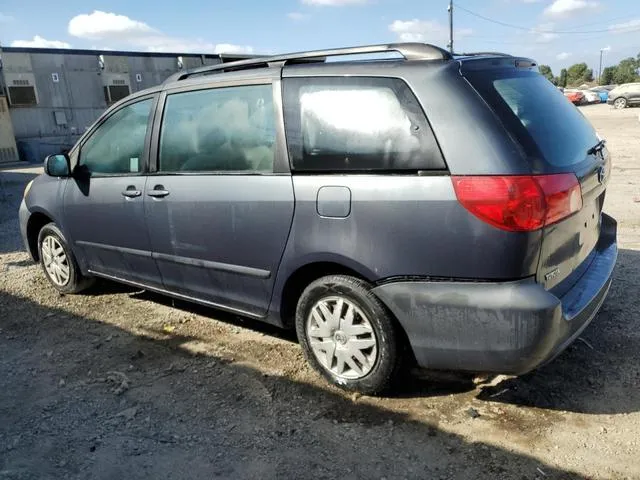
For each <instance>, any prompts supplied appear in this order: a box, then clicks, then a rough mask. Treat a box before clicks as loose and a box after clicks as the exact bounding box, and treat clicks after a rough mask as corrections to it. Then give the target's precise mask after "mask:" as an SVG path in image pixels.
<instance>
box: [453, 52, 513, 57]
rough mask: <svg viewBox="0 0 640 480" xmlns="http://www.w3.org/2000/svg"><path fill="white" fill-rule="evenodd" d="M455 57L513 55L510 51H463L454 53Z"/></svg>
mask: <svg viewBox="0 0 640 480" xmlns="http://www.w3.org/2000/svg"><path fill="white" fill-rule="evenodd" d="M453 55H454V56H456V57H477V56H480V55H493V56H494V57H513V55H511V54H510V53H502V52H464V53H454V54H453Z"/></svg>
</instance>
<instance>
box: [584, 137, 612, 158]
mask: <svg viewBox="0 0 640 480" xmlns="http://www.w3.org/2000/svg"><path fill="white" fill-rule="evenodd" d="M606 144H607V141H606V140H600V141H599V142H598V143H596V144H595V145H594V146H593V147H591V148H590V149H589V150H587V155H593V154H594V153H596V152H601V151H602V150H603V149H604V146H605V145H606Z"/></svg>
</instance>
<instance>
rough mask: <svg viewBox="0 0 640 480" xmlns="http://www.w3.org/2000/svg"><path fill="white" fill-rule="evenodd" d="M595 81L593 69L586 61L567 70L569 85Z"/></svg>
mask: <svg viewBox="0 0 640 480" xmlns="http://www.w3.org/2000/svg"><path fill="white" fill-rule="evenodd" d="M591 81H593V70H591V69H590V68H589V66H588V65H587V64H586V63H584V62H583V63H576V64H575V65H571V66H570V67H569V69H568V70H567V83H568V84H569V85H576V86H577V85H580V84H582V83H585V82H591Z"/></svg>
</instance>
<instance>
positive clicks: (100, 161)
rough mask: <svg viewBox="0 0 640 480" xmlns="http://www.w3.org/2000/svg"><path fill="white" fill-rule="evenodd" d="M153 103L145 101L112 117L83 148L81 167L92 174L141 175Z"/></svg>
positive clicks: (127, 107) (81, 150)
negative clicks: (139, 173)
mask: <svg viewBox="0 0 640 480" xmlns="http://www.w3.org/2000/svg"><path fill="white" fill-rule="evenodd" d="M151 104H152V100H151V99H147V100H143V101H141V102H138V103H134V104H132V105H127V106H126V107H124V108H121V109H120V110H118V111H117V112H116V113H114V114H113V115H111V116H110V117H109V118H108V119H107V120H106V121H105V122H104V123H103V124H102V125H100V126H99V127H98V129H97V130H96V131H95V132H94V133H93V134H92V135H91V137H89V140H87V141H86V142H85V143H84V144H83V145H82V147H81V149H80V165H84V166H85V167H87V168H88V169H89V171H90V172H91V173H92V174H94V173H97V174H101V173H104V174H117V173H138V172H140V171H141V168H142V166H141V161H142V154H143V152H144V140H145V136H146V134H147V124H148V121H149V112H150V111H151Z"/></svg>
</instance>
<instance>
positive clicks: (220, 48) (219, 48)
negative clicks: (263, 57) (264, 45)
mask: <svg viewBox="0 0 640 480" xmlns="http://www.w3.org/2000/svg"><path fill="white" fill-rule="evenodd" d="M213 53H253V47H250V46H248V45H234V44H232V43H219V44H217V45H216V47H215V48H214V49H213Z"/></svg>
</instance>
